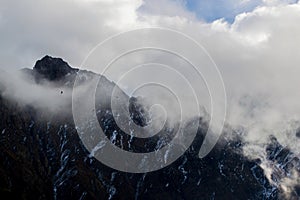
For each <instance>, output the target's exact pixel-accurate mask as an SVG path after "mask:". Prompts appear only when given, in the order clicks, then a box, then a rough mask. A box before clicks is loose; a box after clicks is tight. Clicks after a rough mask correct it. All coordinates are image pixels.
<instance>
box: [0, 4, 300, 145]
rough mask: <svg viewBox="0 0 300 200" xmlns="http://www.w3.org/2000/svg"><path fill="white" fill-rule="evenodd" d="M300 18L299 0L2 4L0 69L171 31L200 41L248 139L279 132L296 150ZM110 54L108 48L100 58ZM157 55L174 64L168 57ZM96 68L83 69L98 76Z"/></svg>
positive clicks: (231, 117) (230, 117)
mask: <svg viewBox="0 0 300 200" xmlns="http://www.w3.org/2000/svg"><path fill="white" fill-rule="evenodd" d="M299 21H300V3H299V2H297V1H295V0H253V1H252V0H251V1H250V0H227V1H225V0H198V1H196V0H45V1H35V0H24V1H17V0H0V33H1V37H0V44H1V45H0V61H1V62H0V69H2V70H6V71H12V70H16V69H20V68H24V67H27V68H32V67H33V65H34V63H35V61H36V60H38V59H40V58H42V57H43V56H44V55H46V54H48V55H52V56H57V57H62V58H63V59H65V60H66V61H68V62H69V64H70V65H72V66H74V67H80V66H81V64H82V62H83V60H84V59H85V58H86V56H87V55H88V54H89V52H90V51H91V50H92V49H93V48H94V47H95V46H96V45H97V44H99V43H100V42H102V41H104V40H105V39H107V38H108V37H110V36H112V35H114V34H118V33H121V32H124V31H129V30H132V29H136V28H145V27H148V28H149V27H164V28H169V29H173V30H176V31H179V32H182V33H184V34H186V35H188V36H189V37H192V38H193V39H194V40H195V41H197V42H198V43H200V44H201V45H202V46H203V47H204V48H205V50H206V51H207V52H208V53H209V55H210V56H211V57H212V59H213V60H214V62H215V63H216V65H217V66H218V68H219V70H220V74H221V75H222V78H223V81H224V84H225V88H226V93H227V117H226V121H227V122H228V123H229V124H230V125H231V126H233V127H239V126H243V127H245V128H246V129H247V131H248V132H249V134H247V139H248V140H249V141H255V142H256V141H261V142H264V141H265V140H263V139H262V138H267V136H268V135H270V133H272V134H275V135H276V134H277V135H278V137H280V140H281V142H282V143H285V144H287V145H290V146H292V148H294V149H296V150H297V144H298V140H297V139H296V138H295V136H294V135H293V134H294V132H295V130H296V129H297V128H298V127H300V123H299V121H300V114H299V113H300V104H299V102H300V94H299V88H298V86H299V85H300V79H299V74H300V67H299V63H300V46H299V44H300V26H299V25H298V22H299ZM150 38H151V37H149V40H150ZM135 39H138V38H133V39H132V43H134V42H135ZM174 41H175V40H174ZM173 43H174V44H176V42H173ZM179 44H180V45H181V47H182V49H189V48H190V46H188V43H186V44H183V43H179V42H178V45H179ZM115 51H118V49H115V48H114V46H113V47H112V48H111V49H107V51H106V52H103V54H104V55H106V54H107V55H108V54H109V53H111V52H115ZM190 53H191V54H193V55H194V56H197V52H192V51H191V52H190ZM152 55H154V54H152ZM156 56H157V55H156ZM157 58H159V59H157V60H156V61H157V62H162V63H166V62H167V61H169V62H170V63H173V65H174V63H179V61H178V62H177V61H176V62H175V60H173V61H172V59H170V58H169V57H168V55H161V56H160V57H159V56H157ZM143 59H145V60H147V56H145V55H139V54H137V55H136V56H135V57H130V56H129V57H128V60H125V61H123V63H119V65H120V66H121V65H122V64H124V63H127V62H128V63H134V62H133V61H135V60H143ZM129 61H130V62H129ZM98 64H99V63H98ZM98 64H93V63H90V64H89V65H86V66H84V67H85V68H86V69H89V70H93V71H97V67H98V66H97V65H98ZM116 66H117V64H116ZM180 66H181V68H180V69H182V70H183V71H185V70H186V68H185V65H184V64H182V65H181V64H180ZM122 70H124V69H122V68H117V69H116V70H115V71H112V72H111V75H112V77H109V78H111V79H112V80H114V77H113V76H114V74H119V75H120V74H124V72H125V71H122ZM145 77H156V78H159V77H160V76H159V75H158V73H157V72H156V73H154V72H153V74H151V72H148V73H147V74H146V76H143V75H140V76H139V79H140V80H143V79H144V78H145ZM206 78H207V79H210V78H212V77H206ZM132 80H133V79H132ZM170 80H171V79H170ZM114 81H116V82H117V80H114ZM136 82H138V81H136ZM173 82H174V83H175V86H176V87H178V88H179V91H181V92H182V91H184V90H182V88H181V86H182V84H180V83H177V82H176V81H174V80H173ZM129 85H130V83H128V85H125V84H124V85H123V87H124V88H125V89H126V87H129ZM198 85H200V84H198ZM199 87H200V86H199ZM187 102H188V99H187ZM283 132H285V133H287V134H281V133H283ZM289 134H292V136H291V135H289ZM291 137H292V138H295V139H294V142H293V143H291V142H290V138H291Z"/></svg>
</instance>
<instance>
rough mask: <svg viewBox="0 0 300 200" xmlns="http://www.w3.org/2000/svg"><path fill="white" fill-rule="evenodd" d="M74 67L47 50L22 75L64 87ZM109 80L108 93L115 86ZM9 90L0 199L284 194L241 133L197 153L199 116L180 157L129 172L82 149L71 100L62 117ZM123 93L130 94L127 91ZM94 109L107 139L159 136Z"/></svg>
mask: <svg viewBox="0 0 300 200" xmlns="http://www.w3.org/2000/svg"><path fill="white" fill-rule="evenodd" d="M52 70H53V71H52ZM77 71H78V70H77V69H74V68H71V67H69V66H68V65H67V64H66V63H65V62H64V61H62V60H61V59H57V58H51V57H49V56H46V57H45V58H43V59H42V60H41V61H38V62H37V64H36V65H35V67H34V69H33V70H26V72H25V73H26V74H27V75H29V76H31V77H34V80H35V81H36V82H37V84H44V83H45V82H49V81H50V83H51V84H53V85H54V87H57V88H58V89H59V90H58V91H60V88H61V87H62V85H66V84H67V86H66V87H71V86H72V82H74V78H75V75H76V73H77ZM90 73H91V72H86V74H87V76H86V77H85V80H83V82H84V81H88V77H89V75H88V74H90ZM104 80H105V82H106V83H107V88H106V89H107V91H110V89H111V88H113V87H115V85H114V84H113V83H112V82H110V81H108V80H107V79H104ZM4 90H5V87H4V89H2V91H1V95H0V118H1V122H0V154H1V156H0V193H1V194H2V195H1V196H2V197H4V194H5V195H8V197H10V198H11V197H15V198H17V199H278V198H279V193H280V187H279V186H276V185H275V184H273V183H271V182H270V181H269V180H268V178H267V177H266V176H265V174H264V171H263V169H262V168H261V167H260V165H259V164H260V161H258V160H255V161H253V160H249V159H248V158H246V157H244V156H243V154H242V150H241V148H242V146H243V142H242V140H241V138H240V137H239V136H238V135H236V136H235V139H230V140H228V141H227V140H226V139H225V138H226V137H223V139H221V141H220V143H219V144H218V145H217V146H216V147H215V148H214V150H213V151H212V152H211V153H210V154H209V155H208V156H207V157H205V158H204V159H199V158H198V151H199V149H200V146H201V144H202V141H203V138H204V136H205V130H206V127H207V126H206V122H205V121H203V120H202V119H191V122H190V123H199V128H198V133H197V137H196V138H195V140H194V142H193V144H192V145H191V147H190V148H189V149H188V151H187V152H186V153H185V154H184V155H183V156H181V157H180V158H179V159H178V160H177V161H176V162H174V163H173V164H171V165H170V166H168V167H166V168H163V169H161V170H159V171H155V172H151V173H145V174H130V173H124V172H119V171H116V170H113V169H110V168H109V167H106V166H105V165H103V164H102V163H100V162H99V161H97V160H96V159H95V158H93V157H92V156H91V155H90V152H88V151H87V150H86V149H85V147H84V146H83V144H82V142H81V141H80V139H79V136H78V134H77V132H76V129H75V126H74V122H73V118H72V115H71V114H70V113H71V99H69V100H70V104H68V106H67V107H66V110H69V111H66V112H65V113H67V114H65V115H62V114H61V113H59V112H58V113H57V112H47V111H45V110H43V109H37V108H36V107H35V106H34V105H23V104H20V103H19V102H18V101H16V100H12V99H10V98H7V97H6V96H5V95H3V94H4V93H3V91H4ZM58 95H64V94H58ZM106 95H107V97H103V96H102V97H100V98H108V99H109V95H110V94H109V93H107V94H106ZM124 98H129V97H127V96H126V94H125V93H124ZM127 100H128V99H127ZM129 102H131V105H129V106H130V109H129V110H130V111H131V113H132V118H133V120H134V121H135V122H136V123H138V124H140V125H141V126H144V125H145V124H146V123H147V119H145V118H144V116H145V113H144V112H145V111H144V110H143V108H142V105H140V104H139V103H138V101H137V99H135V98H132V99H131V100H129ZM97 113H99V114H98V119H99V122H100V125H101V126H102V128H103V129H104V132H105V133H106V135H107V137H108V138H109V139H110V140H111V141H112V142H113V143H115V144H116V145H117V146H119V147H123V148H124V149H126V150H128V151H143V150H145V149H146V150H148V149H151V148H153V147H155V146H157V145H158V143H161V142H162V141H160V140H157V138H151V139H149V140H142V141H141V140H137V139H132V138H130V137H129V136H126V134H124V133H123V132H122V131H121V130H120V128H119V127H118V126H117V124H116V122H115V120H114V118H113V114H112V111H111V110H110V108H109V107H107V108H106V110H103V109H102V110H98V112H97ZM104 122H105V126H104ZM164 130H165V129H164ZM164 130H163V131H164ZM186 131H188V125H187V128H186ZM273 146H274V145H273ZM273 146H270V147H269V148H268V149H267V150H268V153H269V155H270V159H273V160H277V161H276V162H280V160H279V158H278V157H274V156H273V157H272V152H276V151H277V148H275V147H273ZM283 156H284V155H283ZM274 162H275V161H274ZM296 162H298V161H296Z"/></svg>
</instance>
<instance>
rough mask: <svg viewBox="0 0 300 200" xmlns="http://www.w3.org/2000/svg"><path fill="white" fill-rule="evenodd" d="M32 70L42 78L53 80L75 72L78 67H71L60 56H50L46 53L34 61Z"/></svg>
mask: <svg viewBox="0 0 300 200" xmlns="http://www.w3.org/2000/svg"><path fill="white" fill-rule="evenodd" d="M33 71H34V72H35V73H37V74H38V75H40V76H41V77H42V78H46V79H48V80H50V81H54V80H60V79H62V78H64V77H65V76H66V75H68V74H72V73H75V72H76V71H78V69H74V68H71V67H70V66H69V65H68V63H67V62H65V61H63V59H61V58H52V57H50V56H48V55H47V56H45V57H43V58H42V59H41V60H38V61H37V62H36V64H35V66H34V68H33Z"/></svg>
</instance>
